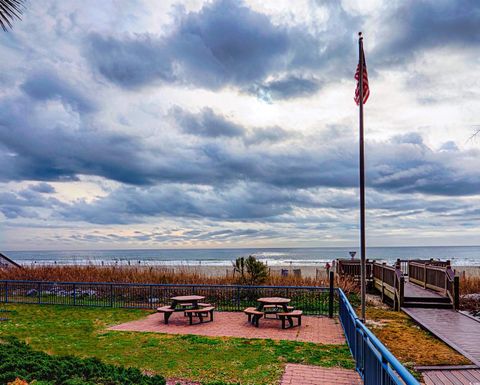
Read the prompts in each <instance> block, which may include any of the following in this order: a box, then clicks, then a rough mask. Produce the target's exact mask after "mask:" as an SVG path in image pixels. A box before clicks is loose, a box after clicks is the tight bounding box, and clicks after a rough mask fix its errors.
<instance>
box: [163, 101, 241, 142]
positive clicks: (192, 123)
mask: <svg viewBox="0 0 480 385" xmlns="http://www.w3.org/2000/svg"><path fill="white" fill-rule="evenodd" d="M170 116H171V117H172V118H173V119H174V122H175V124H177V125H178V126H179V128H180V129H181V130H182V131H184V132H186V133H189V134H193V135H198V136H206V137H213V138H216V137H222V136H225V137H235V136H242V135H243V134H244V131H245V129H244V128H243V127H242V126H239V125H238V124H235V123H232V122H230V121H228V120H227V119H225V118H224V117H223V116H220V115H217V114H215V113H214V112H213V110H212V109H211V108H208V107H205V108H203V109H202V111H201V112H200V113H198V114H192V113H190V112H188V111H185V110H182V109H181V108H180V107H175V108H173V109H172V110H171V111H170Z"/></svg>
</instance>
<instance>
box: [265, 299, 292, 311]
mask: <svg viewBox="0 0 480 385" xmlns="http://www.w3.org/2000/svg"><path fill="white" fill-rule="evenodd" d="M290 301H291V299H290V298H282V297H263V298H259V299H257V302H258V306H257V310H258V311H263V307H264V306H265V305H273V306H275V307H276V308H282V311H283V312H285V313H287V312H288V304H289V303H290Z"/></svg>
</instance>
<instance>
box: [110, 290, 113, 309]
mask: <svg viewBox="0 0 480 385" xmlns="http://www.w3.org/2000/svg"><path fill="white" fill-rule="evenodd" d="M110 307H113V284H110Z"/></svg>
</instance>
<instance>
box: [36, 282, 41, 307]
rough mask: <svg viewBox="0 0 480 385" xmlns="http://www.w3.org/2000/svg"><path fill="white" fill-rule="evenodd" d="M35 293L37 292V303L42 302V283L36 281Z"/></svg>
mask: <svg viewBox="0 0 480 385" xmlns="http://www.w3.org/2000/svg"><path fill="white" fill-rule="evenodd" d="M37 293H38V295H37V297H38V304H39V305H40V303H41V302H42V300H41V296H42V283H41V282H39V283H38V287H37Z"/></svg>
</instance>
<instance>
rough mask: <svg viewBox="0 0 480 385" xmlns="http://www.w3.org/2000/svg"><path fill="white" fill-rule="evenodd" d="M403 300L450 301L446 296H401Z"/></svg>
mask: <svg viewBox="0 0 480 385" xmlns="http://www.w3.org/2000/svg"><path fill="white" fill-rule="evenodd" d="M403 300H404V302H436V303H451V301H450V298H448V297H403Z"/></svg>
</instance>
